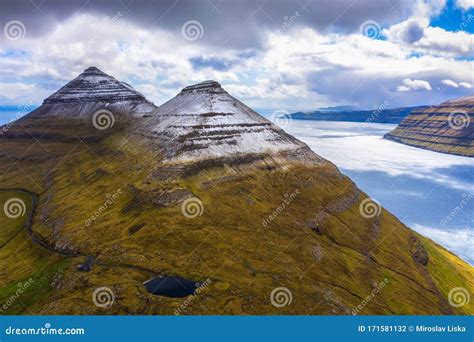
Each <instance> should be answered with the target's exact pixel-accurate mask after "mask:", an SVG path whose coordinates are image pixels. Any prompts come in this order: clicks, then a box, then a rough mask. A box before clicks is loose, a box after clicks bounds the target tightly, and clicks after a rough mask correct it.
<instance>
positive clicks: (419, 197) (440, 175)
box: [277, 120, 474, 264]
mask: <svg viewBox="0 0 474 342" xmlns="http://www.w3.org/2000/svg"><path fill="white" fill-rule="evenodd" d="M277 123H278V122H277ZM283 123H285V124H286V125H282V127H283V128H284V129H285V130H286V131H287V132H288V133H290V134H292V135H294V136H296V137H297V138H298V139H300V140H302V141H304V142H305V143H306V144H308V146H309V147H310V148H311V149H312V150H313V151H314V152H316V153H317V154H319V155H320V156H322V157H324V158H326V159H328V160H330V161H331V162H333V163H334V164H335V165H336V166H337V167H338V168H339V169H340V170H341V171H342V172H343V173H344V174H346V175H347V176H349V177H350V178H351V179H352V180H353V181H354V182H355V183H356V184H357V186H358V187H359V188H360V189H362V190H363V191H365V192H366V193H367V194H368V195H369V196H370V197H372V198H374V199H376V200H377V201H378V202H380V203H381V204H382V206H383V207H385V208H386V209H388V210H389V211H390V212H391V213H393V214H394V215H395V216H396V217H397V218H398V219H400V220H401V221H402V222H403V223H405V224H406V225H407V226H408V227H410V228H412V229H414V230H416V231H418V232H419V233H421V234H423V235H425V236H428V237H429V238H431V239H433V240H434V241H436V242H438V243H439V244H441V245H443V246H444V247H446V248H447V249H449V250H450V251H452V252H454V253H455V254H457V255H458V256H460V257H461V258H463V259H464V260H466V261H467V262H469V263H470V264H474V248H473V246H474V159H473V158H467V157H460V156H452V155H448V154H442V153H437V152H431V151H427V150H423V149H419V148H415V147H410V146H405V145H402V144H399V143H395V142H392V141H388V140H385V139H383V138H382V137H383V135H384V134H385V133H386V132H388V131H390V130H391V129H393V128H395V127H396V125H392V124H367V123H354V122H334V121H300V120H293V121H291V122H283Z"/></svg>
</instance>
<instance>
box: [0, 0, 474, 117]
mask: <svg viewBox="0 0 474 342" xmlns="http://www.w3.org/2000/svg"><path fill="white" fill-rule="evenodd" d="M0 25H2V27H3V32H0V106H3V107H4V108H5V107H8V106H13V105H24V104H40V103H41V101H42V100H43V99H44V98H45V97H47V96H48V95H49V94H51V93H52V92H54V91H55V90H57V89H58V88H59V87H61V86H62V85H64V84H65V83H66V82H68V81H69V80H71V79H72V78H74V77H75V76H77V75H78V74H79V73H81V72H82V71H83V70H84V69H85V68H87V67H88V66H92V65H95V66H97V67H99V68H100V69H102V70H103V71H104V72H106V73H108V74H110V75H112V76H114V77H116V78H118V79H120V80H123V81H126V82H128V83H130V84H132V85H133V86H134V87H135V88H136V89H138V90H139V91H141V92H142V93H144V95H145V96H146V97H147V98H149V99H150V100H152V101H153V102H154V103H155V104H161V103H163V102H164V101H166V100H168V99H169V98H171V97H172V96H174V95H176V93H177V92H179V90H180V89H181V88H182V87H184V86H186V85H189V84H192V83H196V82H199V81H203V80H206V79H214V80H217V81H219V82H220V83H221V84H222V85H223V86H224V87H225V88H226V89H227V90H228V91H229V92H230V93H231V94H233V95H234V96H236V97H238V98H239V99H241V100H243V101H244V102H245V103H247V104H249V105H251V106H253V107H255V108H268V109H316V108H319V107H326V106H335V105H353V106H357V107H360V108H367V109H372V108H376V107H379V106H380V105H381V104H383V103H386V104H388V107H397V106H405V105H422V104H436V103H440V102H442V101H444V100H446V99H450V98H454V97H459V96H463V95H468V94H472V93H473V92H474V78H473V77H474V71H473V59H474V39H473V37H474V34H473V33H474V0H431V1H426V0H286V1H283V0H272V1H269V0H268V1H267V0H194V1H191V0H160V1H152V0H148V1H144V0H116V1H113V0H109V1H105V0H102V1H101V0H99V1H91V0H77V1H56V0H2V1H1V2H0ZM385 106H387V105H385Z"/></svg>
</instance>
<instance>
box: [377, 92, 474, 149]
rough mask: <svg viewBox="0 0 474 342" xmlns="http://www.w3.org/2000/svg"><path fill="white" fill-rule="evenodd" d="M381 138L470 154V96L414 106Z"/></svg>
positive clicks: (473, 142)
mask: <svg viewBox="0 0 474 342" xmlns="http://www.w3.org/2000/svg"><path fill="white" fill-rule="evenodd" d="M385 138H386V139H390V140H393V141H397V142H401V143H403V144H407V145H410V146H415V147H420V148H425V149H428V150H433V151H437V152H443V153H450V154H457V155H462V156H468V157H474V96H472V95H471V96H465V97H461V98H458V99H454V100H450V101H446V102H443V103H441V104H440V105H438V106H432V107H428V108H427V109H424V110H415V111H413V112H412V113H411V114H410V115H409V116H408V117H406V118H405V119H404V120H403V121H402V122H401V123H400V124H399V125H398V127H397V128H396V129H394V130H393V131H391V132H389V133H387V134H386V135H385Z"/></svg>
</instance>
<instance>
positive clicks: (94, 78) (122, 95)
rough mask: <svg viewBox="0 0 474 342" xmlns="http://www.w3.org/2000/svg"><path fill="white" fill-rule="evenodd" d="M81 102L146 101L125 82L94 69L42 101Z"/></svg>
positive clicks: (85, 72)
mask: <svg viewBox="0 0 474 342" xmlns="http://www.w3.org/2000/svg"><path fill="white" fill-rule="evenodd" d="M83 101H103V102H119V101H146V102H148V101H147V100H146V99H145V97H144V96H143V95H142V94H141V93H139V92H138V91H136V90H135V89H133V88H132V87H131V86H130V85H128V84H127V83H125V82H120V81H118V80H116V79H115V78H114V77H112V76H109V75H107V74H106V73H104V72H102V71H101V70H99V69H98V68H96V67H89V68H87V69H86V70H84V72H83V73H82V74H80V75H79V76H77V77H76V78H75V79H73V80H72V81H70V82H69V83H67V84H66V85H65V86H63V87H62V88H61V89H59V90H58V91H57V92H55V93H54V94H52V95H51V96H49V97H48V98H46V99H45V100H44V101H43V104H48V103H71V102H83Z"/></svg>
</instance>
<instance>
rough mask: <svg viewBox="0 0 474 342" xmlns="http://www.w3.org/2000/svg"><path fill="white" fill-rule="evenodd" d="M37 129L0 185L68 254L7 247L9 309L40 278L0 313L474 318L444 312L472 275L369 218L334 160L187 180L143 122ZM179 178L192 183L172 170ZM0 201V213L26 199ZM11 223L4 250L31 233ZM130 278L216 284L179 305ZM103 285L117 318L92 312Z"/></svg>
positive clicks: (267, 160) (22, 135) (441, 252)
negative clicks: (23, 286)
mask: <svg viewBox="0 0 474 342" xmlns="http://www.w3.org/2000/svg"><path fill="white" fill-rule="evenodd" d="M38 122H39V121H38V120H35V119H31V121H30V120H29V119H28V118H27V119H25V120H24V121H22V122H21V126H20V125H16V126H14V127H11V129H10V130H9V135H8V137H4V138H2V139H0V150H1V151H2V153H1V154H0V158H1V160H2V163H1V164H0V168H1V169H2V176H3V177H2V179H1V184H0V188H2V189H9V188H23V189H27V190H28V191H30V192H32V193H35V194H37V195H38V205H37V208H36V210H35V214H34V219H33V224H32V230H33V231H34V232H35V233H36V234H38V235H39V236H41V237H42V238H43V239H44V241H45V242H46V243H47V244H48V245H49V246H52V247H54V249H56V250H58V251H65V252H66V251H69V252H74V253H71V255H72V256H67V255H66V256H61V255H59V254H58V253H53V252H51V251H49V250H46V249H45V248H42V247H41V246H39V245H38V244H35V243H33V242H32V241H31V239H30V238H29V236H28V235H27V234H26V233H25V232H24V230H22V231H21V233H19V234H18V235H17V236H16V237H14V238H13V239H12V240H11V242H9V243H8V244H7V245H6V246H4V247H2V249H0V253H2V263H3V264H4V265H5V266H4V267H2V273H1V278H0V279H1V284H0V294H1V298H2V299H3V300H5V298H9V297H10V296H11V294H12V290H13V289H14V288H15V286H17V285H16V284H17V283H18V282H24V280H25V279H29V277H38V279H39V278H41V279H42V281H41V282H40V281H39V280H38V281H34V282H33V284H34V285H32V286H35V285H36V284H38V285H36V286H37V287H35V288H34V289H35V291H39V292H37V293H36V295H35V296H28V297H27V296H19V297H18V299H17V300H15V301H14V303H13V304H12V305H10V306H9V307H8V308H7V310H6V311H4V312H2V313H35V314H174V313H175V310H176V309H177V308H181V309H182V310H181V312H182V313H183V314H351V313H352V311H353V310H354V308H357V306H359V305H361V304H362V303H364V302H367V303H366V304H365V305H363V307H362V309H360V310H359V311H358V314H472V313H474V307H473V304H472V303H469V304H467V305H464V306H462V307H459V308H456V307H453V306H451V305H449V302H448V297H449V295H448V294H449V292H450V291H451V290H452V289H453V288H455V287H464V288H466V289H467V290H468V291H469V292H470V293H472V292H473V289H474V269H473V267H472V266H470V265H468V264H467V263H465V262H464V261H462V260H460V259H459V258H457V257H456V256H455V255H453V254H451V253H450V252H448V251H446V250H445V249H444V248H442V247H440V246H439V245H437V244H435V243H434V242H432V241H431V240H429V239H427V238H424V237H422V236H420V235H419V234H417V233H415V232H413V231H412V230H410V229H408V228H406V227H405V226H404V225H403V224H402V223H400V221H398V220H397V219H396V218H395V217H394V216H393V215H391V214H390V213H388V212H387V211H385V210H383V209H382V211H381V213H380V215H378V216H375V217H373V218H365V217H364V216H363V215H361V211H360V208H359V207H360V204H361V202H362V201H363V200H364V199H365V198H366V195H365V194H364V193H362V192H361V191H360V190H358V189H357V188H356V187H355V185H354V184H353V183H352V181H350V179H348V178H347V177H345V176H343V175H342V174H341V173H339V171H338V170H337V168H336V167H335V166H334V165H332V164H331V163H329V162H324V163H320V164H311V163H302V162H296V161H294V162H286V163H282V162H281V161H277V160H275V159H274V158H273V157H271V156H262V157H260V158H256V159H255V160H252V161H248V160H245V158H242V159H241V160H239V159H238V158H237V162H234V163H230V162H228V161H227V162H223V164H216V165H213V164H210V165H206V166H205V167H200V168H197V169H196V168H195V169H193V168H192V165H168V164H161V163H160V160H162V158H163V156H162V155H161V152H160V150H157V149H155V148H152V146H153V144H152V143H151V142H150V141H149V140H148V139H147V138H145V137H143V136H141V135H139V134H133V133H132V132H133V127H134V121H130V122H128V121H125V120H124V121H121V122H120V123H121V124H116V125H115V126H114V128H113V129H110V130H106V131H97V130H95V129H94V128H92V127H90V123H89V122H86V121H84V122H83V123H82V124H81V123H79V122H78V121H76V120H68V119H64V118H63V119H59V118H55V119H54V120H51V121H47V123H48V125H47V126H45V125H44V124H38ZM42 122H46V121H45V120H43V121H42ZM31 133H33V134H31ZM37 134H38V135H40V136H41V134H43V136H44V135H49V136H50V138H49V139H41V140H39V141H37V140H36V139H35V137H36V136H37ZM66 138H67V139H66ZM173 167H176V168H177V169H179V168H184V169H185V170H192V172H183V173H177V174H173V173H169V172H163V170H165V169H166V170H169V169H172V168H173ZM0 193H1V196H2V197H1V199H2V202H1V203H2V205H3V203H4V201H6V199H7V198H10V197H11V196H20V194H18V193H15V192H13V193H12V190H3V191H1V192H0ZM190 197H196V198H199V200H200V201H201V202H202V204H203V212H202V215H201V216H197V217H195V218H188V217H186V216H184V215H183V213H182V203H183V200H185V199H186V198H190ZM112 199H113V200H112ZM290 199H291V200H290ZM24 201H25V203H26V204H27V207H28V210H31V209H32V208H31V202H29V201H28V198H27V197H25V198H24ZM109 202H111V203H110V204H109V205H106V203H109ZM104 207H105V209H104ZM98 212H99V214H98V215H96V213H98ZM91 217H94V219H93V220H92V221H93V222H92V223H90V224H89V225H88V224H87V223H86V220H88V219H89V220H90V219H91ZM1 220H2V226H6V227H8V229H6V230H4V232H3V233H2V234H4V236H3V235H2V239H7V240H8V238H9V237H10V236H11V235H12V234H15V232H16V231H18V229H19V226H21V225H22V224H24V223H23V222H19V221H18V220H14V221H11V219H9V218H7V217H2V218H1ZM264 222H266V223H264ZM66 254H67V253H66ZM73 254H74V255H73ZM86 255H91V256H93V257H94V258H95V259H96V263H95V264H94V265H93V266H92V269H91V270H90V271H86V272H84V271H80V270H78V268H77V266H78V265H83V264H84V262H85V259H86V257H85V256H86ZM23 265H24V266H23ZM123 265H135V266H140V267H142V268H143V269H145V270H151V271H153V272H156V273H163V274H168V275H179V276H182V277H184V278H188V279H192V280H194V281H198V282H204V281H205V280H206V279H209V280H210V284H209V285H208V286H206V288H204V289H203V291H202V293H201V294H199V295H197V296H196V297H195V298H194V299H193V300H192V302H191V304H189V305H187V306H185V307H184V308H183V301H184V299H182V298H168V297H162V296H156V295H153V294H150V293H148V292H147V291H146V290H145V289H144V286H143V284H142V283H143V282H144V281H145V280H147V279H148V278H149V277H150V273H147V272H146V271H143V270H138V269H132V268H126V267H124V266H123ZM381 283H383V284H384V286H383V288H382V289H380V291H379V292H378V293H377V294H376V295H375V296H373V298H371V299H370V300H366V298H367V296H369V295H370V294H371V293H372V291H373V290H374V284H377V285H376V286H379V284H381ZM104 286H106V287H109V288H110V289H112V291H113V293H114V296H115V299H114V303H113V304H112V306H111V307H108V308H101V307H98V306H96V305H94V303H93V300H92V296H93V291H94V289H97V288H99V287H104ZM278 287H286V288H287V289H289V290H290V291H291V295H292V301H291V303H290V304H289V305H287V306H284V307H275V306H274V305H272V304H271V301H270V295H271V292H272V290H274V289H275V288H278ZM31 288H33V287H31ZM31 288H30V289H31ZM26 293H31V292H28V290H27V291H26Z"/></svg>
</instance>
